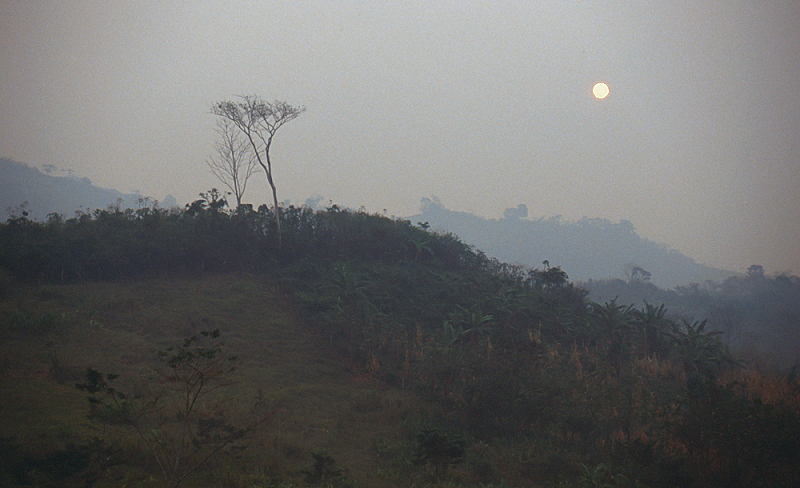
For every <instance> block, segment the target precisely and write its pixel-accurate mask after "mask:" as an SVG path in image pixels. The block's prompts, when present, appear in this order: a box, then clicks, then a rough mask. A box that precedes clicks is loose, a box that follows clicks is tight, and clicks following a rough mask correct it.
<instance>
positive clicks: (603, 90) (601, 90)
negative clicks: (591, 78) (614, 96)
mask: <svg viewBox="0 0 800 488" xmlns="http://www.w3.org/2000/svg"><path fill="white" fill-rule="evenodd" d="M608 93H609V90H608V85H606V84H605V83H603V82H600V83H597V84H595V85H594V87H592V94H593V95H594V97H595V98H596V99H598V100H602V99H604V98H605V97H607V96H608Z"/></svg>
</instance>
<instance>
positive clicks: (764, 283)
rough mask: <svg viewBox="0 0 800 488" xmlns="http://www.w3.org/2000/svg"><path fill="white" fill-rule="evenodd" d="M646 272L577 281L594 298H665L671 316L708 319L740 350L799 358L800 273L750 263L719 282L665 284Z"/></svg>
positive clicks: (767, 357)
mask: <svg viewBox="0 0 800 488" xmlns="http://www.w3.org/2000/svg"><path fill="white" fill-rule="evenodd" d="M643 278H646V276H633V277H632V278H631V279H630V280H628V281H623V280H590V281H588V282H586V283H580V284H579V286H580V287H581V288H583V289H585V290H587V291H588V292H589V297H590V299H592V300H596V301H604V300H611V299H614V298H616V299H617V302H619V303H626V304H636V305H637V306H641V305H642V304H644V303H645V302H647V303H658V304H664V305H665V306H666V307H667V308H668V309H669V310H670V314H671V315H672V316H673V317H681V318H684V319H687V320H707V321H708V328H709V330H714V331H719V332H722V333H723V334H722V335H721V338H722V340H723V341H724V342H725V343H726V344H728V345H729V346H730V347H731V348H732V349H733V350H734V351H736V352H737V353H738V354H740V355H744V356H747V357H748V358H750V359H753V360H759V361H763V362H767V363H772V364H774V365H777V366H779V367H782V368H790V367H792V366H793V365H795V364H798V362H800V277H797V276H791V275H787V274H782V275H778V276H773V277H769V276H765V275H764V270H763V268H762V267H761V266H758V265H753V266H751V267H750V268H749V269H748V271H747V274H746V275H745V276H732V277H730V278H728V279H726V280H724V281H723V282H721V283H716V282H712V281H707V282H705V283H703V284H699V283H694V284H691V285H687V286H677V287H675V288H673V289H670V290H664V289H661V288H658V287H657V286H655V285H653V284H652V283H649V281H648V280H647V279H643Z"/></svg>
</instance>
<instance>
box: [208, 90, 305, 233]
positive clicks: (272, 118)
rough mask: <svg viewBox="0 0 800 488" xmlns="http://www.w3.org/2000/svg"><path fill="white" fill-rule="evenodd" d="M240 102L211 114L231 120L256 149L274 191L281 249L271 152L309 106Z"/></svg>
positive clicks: (253, 98)
mask: <svg viewBox="0 0 800 488" xmlns="http://www.w3.org/2000/svg"><path fill="white" fill-rule="evenodd" d="M239 98H240V100H239V101H238V102H233V101H228V100H226V101H222V102H217V103H215V104H214V106H213V107H212V109H211V111H212V112H213V113H214V114H216V115H219V116H220V117H222V118H224V119H227V120H229V121H231V122H232V123H233V124H234V125H235V126H236V127H237V128H238V129H239V130H240V131H241V132H242V133H243V134H244V135H245V137H246V138H247V140H248V141H249V142H250V146H251V147H252V148H253V153H255V156H256V159H257V160H258V164H260V165H261V168H262V169H263V170H264V173H266V175H267V182H268V183H269V186H270V188H272V201H273V203H274V205H275V221H276V222H277V231H278V246H280V242H281V241H280V238H281V237H280V236H281V210H280V207H279V206H278V192H277V190H276V188H275V181H274V179H273V177H272V160H271V159H270V154H269V151H270V149H271V147H272V139H273V137H275V133H277V132H278V129H280V128H281V127H283V126H284V124H286V123H287V122H291V121H292V120H294V119H296V118H297V117H299V116H300V114H301V113H303V112H305V110H306V109H305V107H294V106H292V105H289V104H288V103H286V102H279V101H275V102H266V101H264V100H262V99H261V98H259V97H257V96H255V95H247V96H243V97H239Z"/></svg>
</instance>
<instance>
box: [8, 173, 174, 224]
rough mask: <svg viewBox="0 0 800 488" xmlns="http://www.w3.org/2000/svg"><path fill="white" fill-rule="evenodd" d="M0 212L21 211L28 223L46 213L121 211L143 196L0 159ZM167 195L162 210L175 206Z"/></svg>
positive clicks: (85, 179) (67, 214)
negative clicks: (113, 208)
mask: <svg viewBox="0 0 800 488" xmlns="http://www.w3.org/2000/svg"><path fill="white" fill-rule="evenodd" d="M0 174H2V178H0V211H4V212H6V217H8V216H10V215H12V214H13V215H19V214H20V213H21V212H22V211H23V210H24V211H25V212H27V213H28V218H30V219H32V220H40V221H41V220H45V219H46V218H47V215H48V214H51V213H58V214H61V215H63V216H65V217H68V218H69V217H72V216H73V215H75V212H76V211H79V210H80V211H90V210H96V209H105V208H107V207H108V206H109V205H116V203H117V202H118V201H119V202H120V205H121V207H122V208H135V207H136V206H137V204H138V201H139V199H140V198H144V195H139V194H136V193H121V192H119V191H117V190H110V189H107V188H100V187H98V186H95V185H93V184H92V182H91V180H89V178H74V177H70V176H52V175H49V174H45V173H43V172H41V171H40V170H39V169H37V168H34V167H31V166H28V165H26V164H24V163H19V162H16V161H13V160H11V159H8V158H0ZM176 204H177V202H176V201H175V199H174V198H172V197H170V196H167V197H166V198H165V199H164V201H163V202H162V204H161V206H162V207H169V206H173V205H176Z"/></svg>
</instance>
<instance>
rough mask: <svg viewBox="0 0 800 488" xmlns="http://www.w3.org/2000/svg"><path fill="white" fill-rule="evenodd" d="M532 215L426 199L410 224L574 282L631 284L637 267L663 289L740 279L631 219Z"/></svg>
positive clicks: (522, 208)
mask: <svg viewBox="0 0 800 488" xmlns="http://www.w3.org/2000/svg"><path fill="white" fill-rule="evenodd" d="M527 214H528V210H527V207H526V206H525V205H519V206H518V207H516V208H510V209H506V211H505V212H504V214H503V218H502V219H497V220H494V219H485V218H482V217H478V216H476V215H473V214H470V213H466V212H457V211H453V210H448V209H447V208H445V206H444V205H442V203H441V202H439V201H438V200H437V199H436V198H433V199H429V198H423V199H422V211H421V213H420V214H417V215H414V216H412V217H410V219H411V220H412V221H414V222H427V223H428V224H429V225H430V226H431V228H432V229H434V230H439V231H446V232H452V233H453V234H456V235H457V236H459V237H460V238H461V239H462V240H463V241H464V242H466V243H467V244H470V245H474V246H475V247H476V248H478V249H480V250H482V251H483V252H485V253H486V255H487V256H490V257H494V258H497V259H498V260H500V261H502V262H507V263H510V264H523V265H526V266H531V267H537V266H541V264H542V262H543V261H545V260H547V261H548V262H549V263H550V265H551V266H561V268H562V269H563V270H564V271H566V272H567V274H568V275H569V277H570V279H571V280H572V281H588V280H590V279H609V278H620V279H628V278H630V276H629V275H630V273H631V271H632V269H633V268H634V267H639V268H641V269H643V270H646V271H647V272H649V273H651V281H652V282H653V283H654V284H655V285H657V286H659V287H662V288H673V287H675V286H682V285H688V284H690V283H704V282H705V281H706V280H711V281H716V282H721V281H723V280H725V279H726V278H728V277H730V276H733V275H734V274H735V273H733V272H730V271H725V270H721V269H716V268H712V267H708V266H704V265H701V264H698V263H697V262H695V261H694V260H693V259H691V258H689V257H687V256H685V255H683V254H681V253H680V252H678V251H675V250H672V249H669V248H668V247H667V246H665V245H662V244H657V243H655V242H652V241H649V240H647V239H644V238H642V237H639V236H638V235H637V234H636V229H635V227H634V226H633V224H632V223H631V222H629V221H627V220H622V221H620V222H619V223H613V222H611V221H609V220H606V219H589V218H586V217H584V218H583V219H581V220H579V221H577V222H568V221H564V220H562V219H561V218H560V217H551V218H544V217H543V218H540V219H538V220H529V219H526V218H525V217H527Z"/></svg>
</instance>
